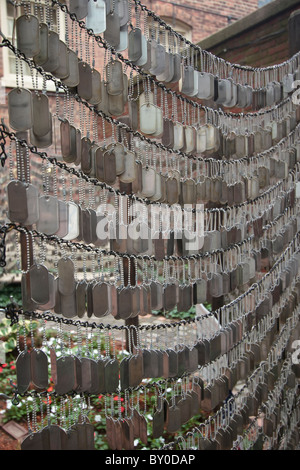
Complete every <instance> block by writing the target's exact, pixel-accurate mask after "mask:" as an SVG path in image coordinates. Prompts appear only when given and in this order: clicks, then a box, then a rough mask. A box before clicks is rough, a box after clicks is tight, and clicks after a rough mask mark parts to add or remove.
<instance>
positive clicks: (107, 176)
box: [103, 150, 117, 185]
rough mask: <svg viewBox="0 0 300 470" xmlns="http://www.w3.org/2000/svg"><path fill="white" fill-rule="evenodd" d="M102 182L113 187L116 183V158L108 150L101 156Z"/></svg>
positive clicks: (112, 152) (111, 151)
mask: <svg viewBox="0 0 300 470" xmlns="http://www.w3.org/2000/svg"><path fill="white" fill-rule="evenodd" d="M103 165H104V181H105V182H106V183H107V184H109V185H113V184H114V183H115V181H116V177H117V173H116V157H115V153H114V151H113V150H108V151H107V152H104V154H103Z"/></svg>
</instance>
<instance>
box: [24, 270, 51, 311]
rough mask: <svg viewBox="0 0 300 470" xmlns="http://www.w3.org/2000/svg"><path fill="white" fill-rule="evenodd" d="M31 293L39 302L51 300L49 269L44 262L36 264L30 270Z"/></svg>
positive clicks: (44, 302) (34, 299)
mask: <svg viewBox="0 0 300 470" xmlns="http://www.w3.org/2000/svg"><path fill="white" fill-rule="evenodd" d="M29 276H30V295H31V299H32V300H33V301H34V302H36V303H37V304H41V305H43V304H46V303H47V302H48V301H49V297H50V293H49V278H48V269H47V268H46V267H45V266H43V265H42V264H34V265H32V266H31V268H30V270H29Z"/></svg>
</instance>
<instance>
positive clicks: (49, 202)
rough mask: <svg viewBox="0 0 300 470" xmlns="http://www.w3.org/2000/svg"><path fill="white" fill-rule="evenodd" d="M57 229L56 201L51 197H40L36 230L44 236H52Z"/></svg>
mask: <svg viewBox="0 0 300 470" xmlns="http://www.w3.org/2000/svg"><path fill="white" fill-rule="evenodd" d="M58 229H59V218H58V200H57V198H56V197H53V196H40V198H39V219H38V221H37V230H38V231H39V232H42V233H45V234H46V235H54V234H55V233H56V232H57V230H58Z"/></svg>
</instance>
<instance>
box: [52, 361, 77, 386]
mask: <svg viewBox="0 0 300 470" xmlns="http://www.w3.org/2000/svg"><path fill="white" fill-rule="evenodd" d="M56 371H57V377H56V383H55V391H56V393H57V394H58V395H64V394H66V393H71V392H72V391H74V389H75V361H74V356H71V355H62V356H61V357H59V358H57V359H56Z"/></svg>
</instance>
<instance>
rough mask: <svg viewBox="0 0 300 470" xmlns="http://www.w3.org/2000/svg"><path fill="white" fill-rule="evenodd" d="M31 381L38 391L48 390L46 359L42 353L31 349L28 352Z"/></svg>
mask: <svg viewBox="0 0 300 470" xmlns="http://www.w3.org/2000/svg"><path fill="white" fill-rule="evenodd" d="M30 363H31V380H32V383H33V385H34V386H35V387H36V388H38V389H41V390H43V389H46V388H48V358H47V355H46V354H45V353H44V351H42V350H40V349H33V350H32V351H31V352H30Z"/></svg>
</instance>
